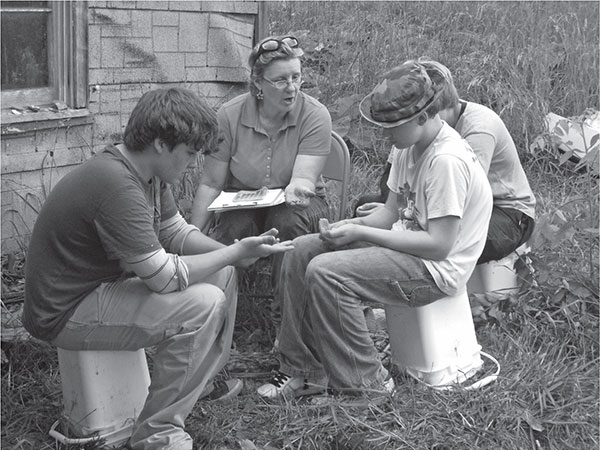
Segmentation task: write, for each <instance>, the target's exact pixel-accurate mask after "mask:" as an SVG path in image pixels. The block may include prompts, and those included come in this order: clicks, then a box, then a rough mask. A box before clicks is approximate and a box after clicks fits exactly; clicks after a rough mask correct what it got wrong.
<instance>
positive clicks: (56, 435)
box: [48, 419, 121, 445]
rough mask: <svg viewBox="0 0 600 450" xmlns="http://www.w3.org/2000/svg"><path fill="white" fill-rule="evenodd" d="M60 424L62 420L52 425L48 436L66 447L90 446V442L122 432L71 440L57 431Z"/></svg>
mask: <svg viewBox="0 0 600 450" xmlns="http://www.w3.org/2000/svg"><path fill="white" fill-rule="evenodd" d="M59 423H60V419H58V420H57V421H56V422H54V423H53V424H52V426H51V427H50V431H49V432H48V434H49V435H50V436H52V437H53V438H54V439H55V440H57V441H58V442H60V443H61V444H65V445H68V444H70V445H80V444H88V443H90V442H94V441H100V440H104V439H106V438H109V437H111V436H112V435H114V434H117V433H119V432H120V431H121V430H120V429H116V430H113V431H110V432H108V433H105V434H102V435H96V436H90V437H85V438H69V437H66V436H65V435H64V434H62V433H61V432H60V431H57V430H56V427H57V426H58V424H59Z"/></svg>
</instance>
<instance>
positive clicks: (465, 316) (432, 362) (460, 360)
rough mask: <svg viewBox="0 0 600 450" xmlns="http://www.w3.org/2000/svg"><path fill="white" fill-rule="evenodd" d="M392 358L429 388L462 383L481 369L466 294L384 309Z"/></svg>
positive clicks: (478, 346)
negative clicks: (413, 305)
mask: <svg viewBox="0 0 600 450" xmlns="http://www.w3.org/2000/svg"><path fill="white" fill-rule="evenodd" d="M385 310H386V311H385V313H386V320H387V327H388V336H389V338H390V346H391V350H392V359H393V361H394V363H396V364H397V365H398V366H399V367H400V368H402V369H405V370H406V372H407V373H408V374H409V375H411V376H412V377H414V378H416V379H417V380H420V381H423V382H424V383H427V384H429V385H432V386H445V385H450V384H456V383H462V382H464V381H465V380H467V379H468V378H470V377H472V376H473V375H475V373H476V372H477V371H478V370H479V369H480V368H481V367H482V365H483V361H482V359H481V356H480V351H481V346H480V345H479V344H478V343H477V338H476V336H475V327H474V325H473V318H472V316H471V308H470V306H469V298H468V296H467V293H466V291H465V292H463V293H461V294H459V295H456V296H454V297H445V298H442V299H440V300H437V301H435V302H433V303H430V304H429V305H426V306H420V307H416V308H413V307H409V306H404V305H402V306H386V307H385Z"/></svg>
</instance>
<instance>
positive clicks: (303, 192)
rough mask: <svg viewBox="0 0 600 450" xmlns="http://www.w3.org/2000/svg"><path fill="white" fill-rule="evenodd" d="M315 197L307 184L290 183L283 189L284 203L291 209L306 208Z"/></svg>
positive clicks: (311, 188) (312, 189)
mask: <svg viewBox="0 0 600 450" xmlns="http://www.w3.org/2000/svg"><path fill="white" fill-rule="evenodd" d="M315 195H316V194H315V191H314V188H313V187H312V186H310V185H309V183H300V182H292V183H290V184H289V185H288V187H286V188H285V203H286V204H287V205H288V206H291V207H293V208H306V207H307V206H308V205H309V204H310V199H311V198H312V197H314V196H315Z"/></svg>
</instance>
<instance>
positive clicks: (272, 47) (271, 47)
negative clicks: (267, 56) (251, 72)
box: [254, 36, 298, 61]
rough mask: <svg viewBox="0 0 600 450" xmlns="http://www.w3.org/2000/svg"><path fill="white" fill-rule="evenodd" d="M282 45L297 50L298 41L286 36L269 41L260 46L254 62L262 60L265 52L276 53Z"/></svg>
mask: <svg viewBox="0 0 600 450" xmlns="http://www.w3.org/2000/svg"><path fill="white" fill-rule="evenodd" d="M281 44H286V45H287V46H288V47H290V48H296V47H298V39H296V38H295V37H294V36H285V37H282V38H281V39H269V40H267V41H265V42H263V43H262V44H260V47H258V51H257V52H256V56H255V57H254V60H255V61H256V60H257V59H258V58H260V55H262V54H263V53H265V52H274V51H276V50H279V49H280V48H281Z"/></svg>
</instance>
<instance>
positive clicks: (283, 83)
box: [263, 75, 302, 89]
mask: <svg viewBox="0 0 600 450" xmlns="http://www.w3.org/2000/svg"><path fill="white" fill-rule="evenodd" d="M263 80H264V81H266V82H267V83H268V84H270V85H271V86H273V87H275V88H277V89H285V88H286V87H288V84H291V85H292V86H300V85H301V84H302V77H301V76H300V75H294V76H293V77H292V78H291V79H289V80H277V81H271V80H268V79H266V78H263Z"/></svg>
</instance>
